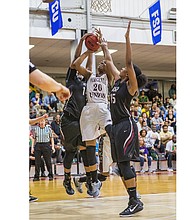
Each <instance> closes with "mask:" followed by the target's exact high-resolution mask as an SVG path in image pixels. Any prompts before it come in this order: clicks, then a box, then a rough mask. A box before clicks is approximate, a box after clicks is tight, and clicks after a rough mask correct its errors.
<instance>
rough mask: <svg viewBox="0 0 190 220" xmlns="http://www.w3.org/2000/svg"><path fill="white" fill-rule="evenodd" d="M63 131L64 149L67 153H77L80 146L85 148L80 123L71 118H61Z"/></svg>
mask: <svg viewBox="0 0 190 220" xmlns="http://www.w3.org/2000/svg"><path fill="white" fill-rule="evenodd" d="M61 130H62V132H63V135H64V148H65V150H67V151H76V150H77V147H78V146H85V143H84V142H82V136H81V131H80V124H79V121H77V120H74V118H72V117H70V116H65V115H63V116H62V117H61Z"/></svg>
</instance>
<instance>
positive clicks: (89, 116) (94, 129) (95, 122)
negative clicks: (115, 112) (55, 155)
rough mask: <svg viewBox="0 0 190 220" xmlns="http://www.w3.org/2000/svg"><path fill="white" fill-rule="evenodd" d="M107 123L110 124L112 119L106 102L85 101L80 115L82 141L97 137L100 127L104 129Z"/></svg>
mask: <svg viewBox="0 0 190 220" xmlns="http://www.w3.org/2000/svg"><path fill="white" fill-rule="evenodd" d="M108 124H112V120H111V114H110V111H109V110H108V107H107V104H103V103H87V105H86V106H84V107H83V109H82V112H81V117H80V128H81V133H82V141H90V140H94V139H96V138H98V137H99V136H100V134H101V132H100V129H105V127H106V126H107V125H108Z"/></svg>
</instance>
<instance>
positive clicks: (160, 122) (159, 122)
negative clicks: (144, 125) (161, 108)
mask: <svg viewBox="0 0 190 220" xmlns="http://www.w3.org/2000/svg"><path fill="white" fill-rule="evenodd" d="M153 123H154V124H155V125H156V130H157V131H160V130H161V127H162V125H163V124H164V121H163V120H162V118H161V117H159V113H158V112H155V113H154V117H153V118H152V119H151V121H150V124H151V125H152V124H153Z"/></svg>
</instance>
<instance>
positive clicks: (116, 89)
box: [111, 86, 119, 92]
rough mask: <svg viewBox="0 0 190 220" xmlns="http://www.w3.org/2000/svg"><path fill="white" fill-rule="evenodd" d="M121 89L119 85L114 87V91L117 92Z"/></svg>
mask: <svg viewBox="0 0 190 220" xmlns="http://www.w3.org/2000/svg"><path fill="white" fill-rule="evenodd" d="M118 90H119V86H116V87H113V89H112V90H111V91H112V92H117V91H118Z"/></svg>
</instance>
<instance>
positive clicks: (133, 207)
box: [119, 198, 143, 217]
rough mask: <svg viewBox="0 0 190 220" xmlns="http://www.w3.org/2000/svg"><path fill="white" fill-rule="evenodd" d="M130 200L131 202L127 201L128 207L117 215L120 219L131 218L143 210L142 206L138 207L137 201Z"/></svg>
mask: <svg viewBox="0 0 190 220" xmlns="http://www.w3.org/2000/svg"><path fill="white" fill-rule="evenodd" d="M130 200H131V201H129V205H128V207H127V208H126V209H125V210H124V211H123V212H121V213H119V215H120V216H121V217H125V216H131V215H133V214H135V213H137V212H140V211H142V210H143V206H142V205H140V203H139V201H137V200H135V199H134V198H132V199H130Z"/></svg>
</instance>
